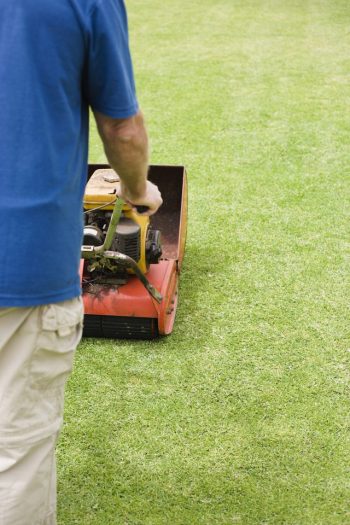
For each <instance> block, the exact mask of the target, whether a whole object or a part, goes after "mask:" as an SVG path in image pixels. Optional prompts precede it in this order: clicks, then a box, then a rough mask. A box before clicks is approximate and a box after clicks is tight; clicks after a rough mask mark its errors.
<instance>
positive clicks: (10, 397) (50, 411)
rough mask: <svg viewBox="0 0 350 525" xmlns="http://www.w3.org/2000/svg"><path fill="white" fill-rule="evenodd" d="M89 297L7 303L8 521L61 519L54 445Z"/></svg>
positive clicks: (4, 484) (0, 444) (1, 438)
mask: <svg viewBox="0 0 350 525" xmlns="http://www.w3.org/2000/svg"><path fill="white" fill-rule="evenodd" d="M82 321H83V308H82V301H81V298H75V299H72V300H69V301H63V302H61V303H56V304H50V305H45V306H38V307H32V308H8V309H4V308H0V525H54V524H55V523H56V518H55V516H56V474H55V458H54V450H55V444H56V441H57V437H58V433H59V430H60V428H61V425H62V419H63V401H64V386H65V383H66V380H67V377H68V376H69V374H70V372H71V370H72V364H73V356H74V351H75V348H76V346H77V345H78V343H79V341H80V338H81V333H82Z"/></svg>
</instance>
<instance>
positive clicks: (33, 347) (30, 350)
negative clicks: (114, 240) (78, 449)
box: [0, 0, 162, 525]
mask: <svg viewBox="0 0 350 525" xmlns="http://www.w3.org/2000/svg"><path fill="white" fill-rule="evenodd" d="M89 106H90V107H91V108H92V109H93V111H94V114H95V118H96V121H97V125H98V130H99V133H100V135H101V138H102V140H103V143H104V147H105V151H106V155H107V158H108V160H109V162H110V164H111V165H112V167H113V168H114V169H115V170H116V171H117V172H118V173H119V175H120V177H121V181H122V185H121V197H123V198H124V199H126V200H127V201H128V202H130V203H132V204H134V205H143V206H147V207H148V208H149V214H152V213H155V212H156V210H157V209H158V207H159V206H160V205H161V203H162V199H161V196H160V193H159V191H158V189H157V187H156V186H154V185H152V184H151V183H150V182H148V181H147V165H148V156H147V133H146V130H145V126H144V122H143V117H142V114H141V113H140V111H139V109H138V104H137V100H136V95H135V87H134V80H133V72H132V64H131V59H130V54H129V48H128V35H127V20H126V12H125V7H124V4H123V0H50V1H47V0H10V1H9V0H0V138H1V140H0V223H1V247H2V249H1V258H0V523H1V525H39V524H40V525H42V524H44V525H49V524H50V525H51V524H54V523H55V522H56V521H55V512H56V502H55V495H56V488H55V483H56V480H55V460H54V447H55V443H56V439H57V435H58V432H59V429H60V426H61V423H62V412H63V390H64V385H65V381H66V379H67V376H68V375H69V372H70V370H71V366H72V357H73V352H74V349H75V347H76V345H77V344H78V342H79V340H80V337H81V322H82V305H81V299H80V297H79V296H80V282H79V277H78V264H79V256H80V244H81V239H82V197H83V191H84V186H85V182H86V172H87V169H86V168H87V143H88V108H89Z"/></svg>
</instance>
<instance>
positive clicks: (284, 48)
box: [58, 0, 350, 525]
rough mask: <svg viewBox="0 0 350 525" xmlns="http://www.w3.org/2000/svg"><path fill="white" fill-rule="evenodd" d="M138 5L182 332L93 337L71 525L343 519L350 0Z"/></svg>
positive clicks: (78, 418)
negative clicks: (173, 188) (182, 186)
mask: <svg viewBox="0 0 350 525" xmlns="http://www.w3.org/2000/svg"><path fill="white" fill-rule="evenodd" d="M127 6H128V10H129V22H130V34H131V46H132V51H133V57H134V63H135V70H136V79H137V86H138V92H139V99H140V103H141V106H142V107H143V109H144V112H145V114H146V116H147V120H148V127H149V132H150V136H151V143H152V163H155V164H156V163H163V164H184V165H186V167H187V170H188V176H189V204H190V208H189V230H188V242H187V252H186V258H185V264H184V271H183V274H182V277H181V298H180V304H179V309H178V314H177V321H176V326H175V330H174V333H173V334H172V335H171V336H170V337H168V338H165V339H162V340H160V341H156V342H152V343H149V342H111V341H106V340H85V341H83V342H82V344H81V345H80V347H79V349H78V352H77V356H76V361H75V369H74V373H73V375H72V378H71V380H70V382H69V385H68V388H67V395H66V412H65V425H64V431H63V433H62V437H61V441H60V445H59V450H58V456H59V523H60V525H73V524H84V525H229V524H242V525H253V524H254V525H256V524H266V525H272V524H273V525H277V524H278V525H280V524H285V525H345V524H348V523H350V511H349V496H350V494H349V493H350V489H349V470H350V469H349V457H350V440H349V423H350V421H349V361H350V353H349V352H350V350H349V349H350V344H349V291H350V286H349V215H350V213H349V212H350V206H349V202H350V189H349V175H350V173H349V171H350V170H349V164H350V152H349V136H350V118H349V117H350V111H349V104H350V92H349V68H350V58H349V44H350V33H349V26H350V8H349V2H348V0H332V1H330V0H303V1H299V0H293V1H290V2H286V1H284V0H244V1H243V0H219V1H214V0H201V1H199V0H193V1H192V2H188V1H185V0H177V1H176V2H161V1H160V0H148V1H147V2H143V1H141V0H129V1H128V2H127ZM90 151H91V160H92V161H95V162H97V161H103V160H104V156H103V153H102V148H101V145H100V142H99V140H98V137H97V134H96V132H95V131H93V132H92V135H91V150H90Z"/></svg>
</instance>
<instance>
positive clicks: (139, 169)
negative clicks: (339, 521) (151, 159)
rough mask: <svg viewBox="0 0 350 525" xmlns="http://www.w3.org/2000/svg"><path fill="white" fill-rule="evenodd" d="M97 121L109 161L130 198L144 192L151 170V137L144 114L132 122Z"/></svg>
mask: <svg viewBox="0 0 350 525" xmlns="http://www.w3.org/2000/svg"><path fill="white" fill-rule="evenodd" d="M103 119H104V121H103V124H102V125H101V118H97V119H96V120H97V123H98V127H99V131H100V135H101V137H102V140H103V144H104V149H105V153H106V157H107V159H108V162H109V163H110V165H111V166H112V168H113V169H114V170H115V171H116V172H117V173H118V175H119V176H120V179H121V183H122V186H123V188H124V190H126V191H127V193H128V195H129V198H130V199H132V198H134V199H137V198H138V197H140V196H142V195H143V194H144V192H145V188H146V181H147V171H148V137H147V131H146V128H145V125H144V121H143V117H142V114H141V113H138V114H137V115H135V117H133V118H132V119H127V120H125V121H121V122H120V123H115V121H113V120H112V119H110V121H108V120H107V119H106V118H105V117H103Z"/></svg>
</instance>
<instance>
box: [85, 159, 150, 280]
mask: <svg viewBox="0 0 350 525" xmlns="http://www.w3.org/2000/svg"><path fill="white" fill-rule="evenodd" d="M119 184H120V182H119V176H118V174H117V173H116V172H115V171H114V170H112V169H98V170H96V171H95V172H94V173H93V174H92V176H91V177H90V179H89V181H88V183H87V185H86V188H85V195H84V209H85V210H93V209H95V208H98V207H100V206H101V211H112V210H113V208H114V203H115V202H116V199H117V196H116V195H117V190H118V187H119ZM122 214H123V216H124V217H126V218H128V219H132V220H133V221H134V222H136V223H137V224H138V225H139V226H140V230H141V232H140V233H141V239H140V259H139V260H138V261H136V262H137V265H138V267H139V268H140V270H141V271H142V272H144V273H146V272H147V270H148V265H147V261H146V238H147V231H148V228H149V224H150V219H149V217H148V216H147V215H139V214H138V213H136V212H135V211H134V210H133V209H132V208H130V206H128V205H127V204H124V206H123V211H122ZM130 272H131V273H132V271H131V270H130Z"/></svg>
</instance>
